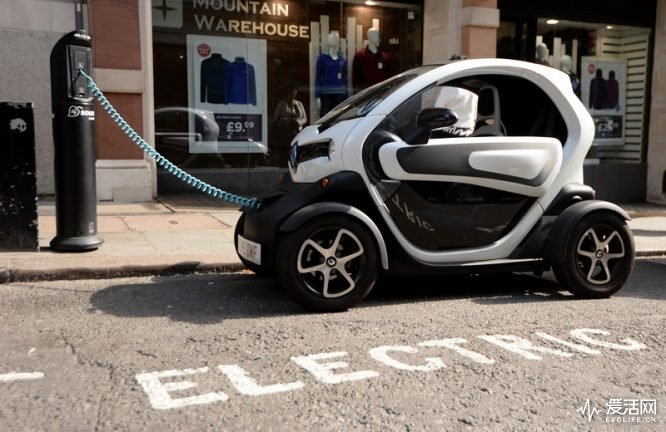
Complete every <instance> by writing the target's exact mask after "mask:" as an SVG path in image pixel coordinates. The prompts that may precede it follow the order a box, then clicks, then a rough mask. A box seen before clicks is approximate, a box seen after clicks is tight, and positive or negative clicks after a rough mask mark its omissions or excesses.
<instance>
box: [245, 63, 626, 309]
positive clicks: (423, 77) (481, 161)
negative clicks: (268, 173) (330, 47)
mask: <svg viewBox="0 0 666 432" xmlns="http://www.w3.org/2000/svg"><path fill="white" fill-rule="evenodd" d="M594 132H595V128H594V122H593V120H592V118H591V116H590V115H589V113H588V112H587V111H586V109H585V107H584V106H583V104H582V103H581V102H580V101H579V99H578V98H577V96H576V95H575V94H574V92H573V90H572V88H571V82H570V80H569V77H568V76H567V75H566V74H564V73H562V72H560V71H558V70H556V69H554V68H551V67H547V66H541V65H536V64H532V63H527V62H521V61H514V60H504V59H475V60H462V61H455V62H452V63H448V64H445V65H440V66H423V67H419V68H416V69H412V70H409V71H407V72H404V73H401V74H399V75H397V76H395V77H393V78H390V79H389V80H387V81H384V82H382V83H379V84H377V85H375V86H373V87H370V88H368V89H366V90H364V91H362V92H360V93H358V94H356V95H354V96H353V97H351V98H349V99H348V100H346V101H345V102H343V103H342V104H341V105H339V106H337V107H336V108H335V109H334V110H333V111H331V112H329V113H328V114H327V115H325V116H324V117H322V118H321V119H320V120H319V121H317V122H316V123H315V124H313V125H311V126H309V127H307V128H305V129H304V130H302V131H301V132H300V133H299V134H298V135H297V136H296V137H295V138H294V140H293V142H292V143H291V149H290V156H289V163H288V165H289V167H288V168H289V169H288V173H287V174H286V175H285V176H284V177H283V179H282V180H281V182H280V184H279V185H278V186H277V187H276V189H275V190H274V191H272V192H270V193H267V194H264V195H263V196H260V197H259V198H260V199H261V206H260V208H258V209H250V208H246V209H243V213H242V215H241V217H240V219H239V221H238V224H237V226H236V232H235V245H236V250H237V252H238V255H239V257H240V259H241V260H242V262H243V263H244V264H245V265H246V266H247V267H248V268H249V269H250V270H252V271H254V272H256V273H257V274H260V275H275V276H277V278H278V279H279V281H280V284H281V285H282V286H283V287H284V289H285V290H286V291H287V293H288V294H289V295H290V296H291V297H292V298H293V299H294V300H295V301H296V302H297V303H299V304H300V305H302V306H303V307H305V308H307V309H310V310H320V311H338V310H344V309H347V308H349V307H351V306H353V305H355V304H357V303H358V302H360V301H361V300H362V299H363V298H364V297H365V296H366V295H367V294H368V293H369V292H370V290H371V289H372V287H373V285H374V284H375V281H376V280H377V278H378V276H379V275H380V274H388V275H438V274H447V273H456V272H457V273H467V274H480V273H482V272H500V271H501V272H514V271H519V272H534V273H535V274H541V273H543V272H544V271H547V270H550V269H552V271H553V274H554V275H555V277H556V279H557V281H558V283H559V284H560V285H561V286H562V287H564V288H566V289H568V290H569V291H571V292H572V293H573V294H574V295H576V296H580V297H585V298H602V297H608V296H610V295H611V294H613V293H615V292H616V291H618V290H619V289H620V288H621V287H622V286H623V285H624V283H625V282H626V280H627V278H628V277H629V275H630V273H631V271H632V268H633V265H634V255H635V249H634V242H633V237H632V234H631V231H630V229H629V227H628V225H627V221H628V220H630V218H629V215H628V214H627V213H626V212H625V211H624V210H622V209H621V208H620V207H618V206H617V205H615V204H612V203H609V202H605V201H600V200H595V192H594V190H593V189H592V188H591V187H589V186H586V185H585V184H584V183H583V162H584V160H585V155H586V154H587V152H588V150H589V149H590V146H591V145H592V141H593V139H594Z"/></svg>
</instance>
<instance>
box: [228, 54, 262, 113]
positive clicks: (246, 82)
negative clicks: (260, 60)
mask: <svg viewBox="0 0 666 432" xmlns="http://www.w3.org/2000/svg"><path fill="white" fill-rule="evenodd" d="M224 94H225V100H226V102H225V103H230V104H237V105H248V104H252V105H256V104H257V83H256V80H255V76H254V66H252V65H251V64H249V63H247V62H245V59H244V58H243V57H236V60H234V61H233V62H231V63H229V65H228V66H227V70H226V74H225V77H224Z"/></svg>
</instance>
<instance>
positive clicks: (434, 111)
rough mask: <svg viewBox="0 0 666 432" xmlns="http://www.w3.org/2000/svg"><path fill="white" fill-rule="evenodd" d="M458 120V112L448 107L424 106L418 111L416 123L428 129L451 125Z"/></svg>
mask: <svg viewBox="0 0 666 432" xmlns="http://www.w3.org/2000/svg"><path fill="white" fill-rule="evenodd" d="M457 121H458V114H456V113H455V112H454V111H451V110H450V109H448V108H424V109H423V110H421V112H420V113H419V118H418V121H417V123H418V125H419V126H426V127H428V128H430V129H439V128H443V127H446V126H451V125H453V124H455V123H456V122H457Z"/></svg>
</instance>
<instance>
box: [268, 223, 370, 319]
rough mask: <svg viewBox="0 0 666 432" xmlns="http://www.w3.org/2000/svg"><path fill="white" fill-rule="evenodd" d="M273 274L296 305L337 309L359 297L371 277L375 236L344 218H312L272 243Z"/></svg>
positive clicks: (358, 300) (358, 224) (310, 308)
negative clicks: (274, 252)
mask: <svg viewBox="0 0 666 432" xmlns="http://www.w3.org/2000/svg"><path fill="white" fill-rule="evenodd" d="M278 257H279V258H278V259H277V275H278V278H279V279H280V282H281V284H282V285H283V287H284V289H285V290H286V291H287V293H288V294H289V295H290V296H291V297H292V298H293V299H294V300H295V301H296V302H297V303H298V304H300V305H301V306H303V307H304V308H306V309H309V310H317V311H341V310H346V309H348V308H350V307H351V306H354V305H355V304H357V303H359V302H360V301H361V300H363V299H364V298H365V297H366V296H367V295H368V293H369V292H370V290H371V289H372V287H373V285H374V284H375V281H376V279H377V271H378V263H379V261H378V254H377V247H376V245H375V240H374V238H373V237H372V236H371V234H370V233H369V232H368V231H367V229H365V227H364V226H363V225H361V224H360V223H359V222H357V221H355V220H353V219H351V218H349V217H347V216H324V217H319V218H316V219H313V220H311V221H309V222H307V223H306V224H304V225H303V226H302V227H300V228H299V229H297V230H296V231H294V232H292V233H289V234H286V235H285V236H284V237H283V238H282V239H281V241H280V244H279V246H278Z"/></svg>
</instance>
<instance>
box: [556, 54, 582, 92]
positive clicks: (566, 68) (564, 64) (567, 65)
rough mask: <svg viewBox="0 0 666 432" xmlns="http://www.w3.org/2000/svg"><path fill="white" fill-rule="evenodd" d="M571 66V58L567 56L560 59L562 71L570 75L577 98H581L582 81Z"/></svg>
mask: <svg viewBox="0 0 666 432" xmlns="http://www.w3.org/2000/svg"><path fill="white" fill-rule="evenodd" d="M571 65H572V60H571V56H568V55H566V54H565V55H563V56H562V57H560V70H561V71H562V72H564V73H565V74H567V75H569V79H570V80H571V88H572V89H573V91H574V93H575V94H576V96H578V97H579V98H580V80H579V79H578V77H577V76H576V72H574V71H573V70H572V69H571Z"/></svg>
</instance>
